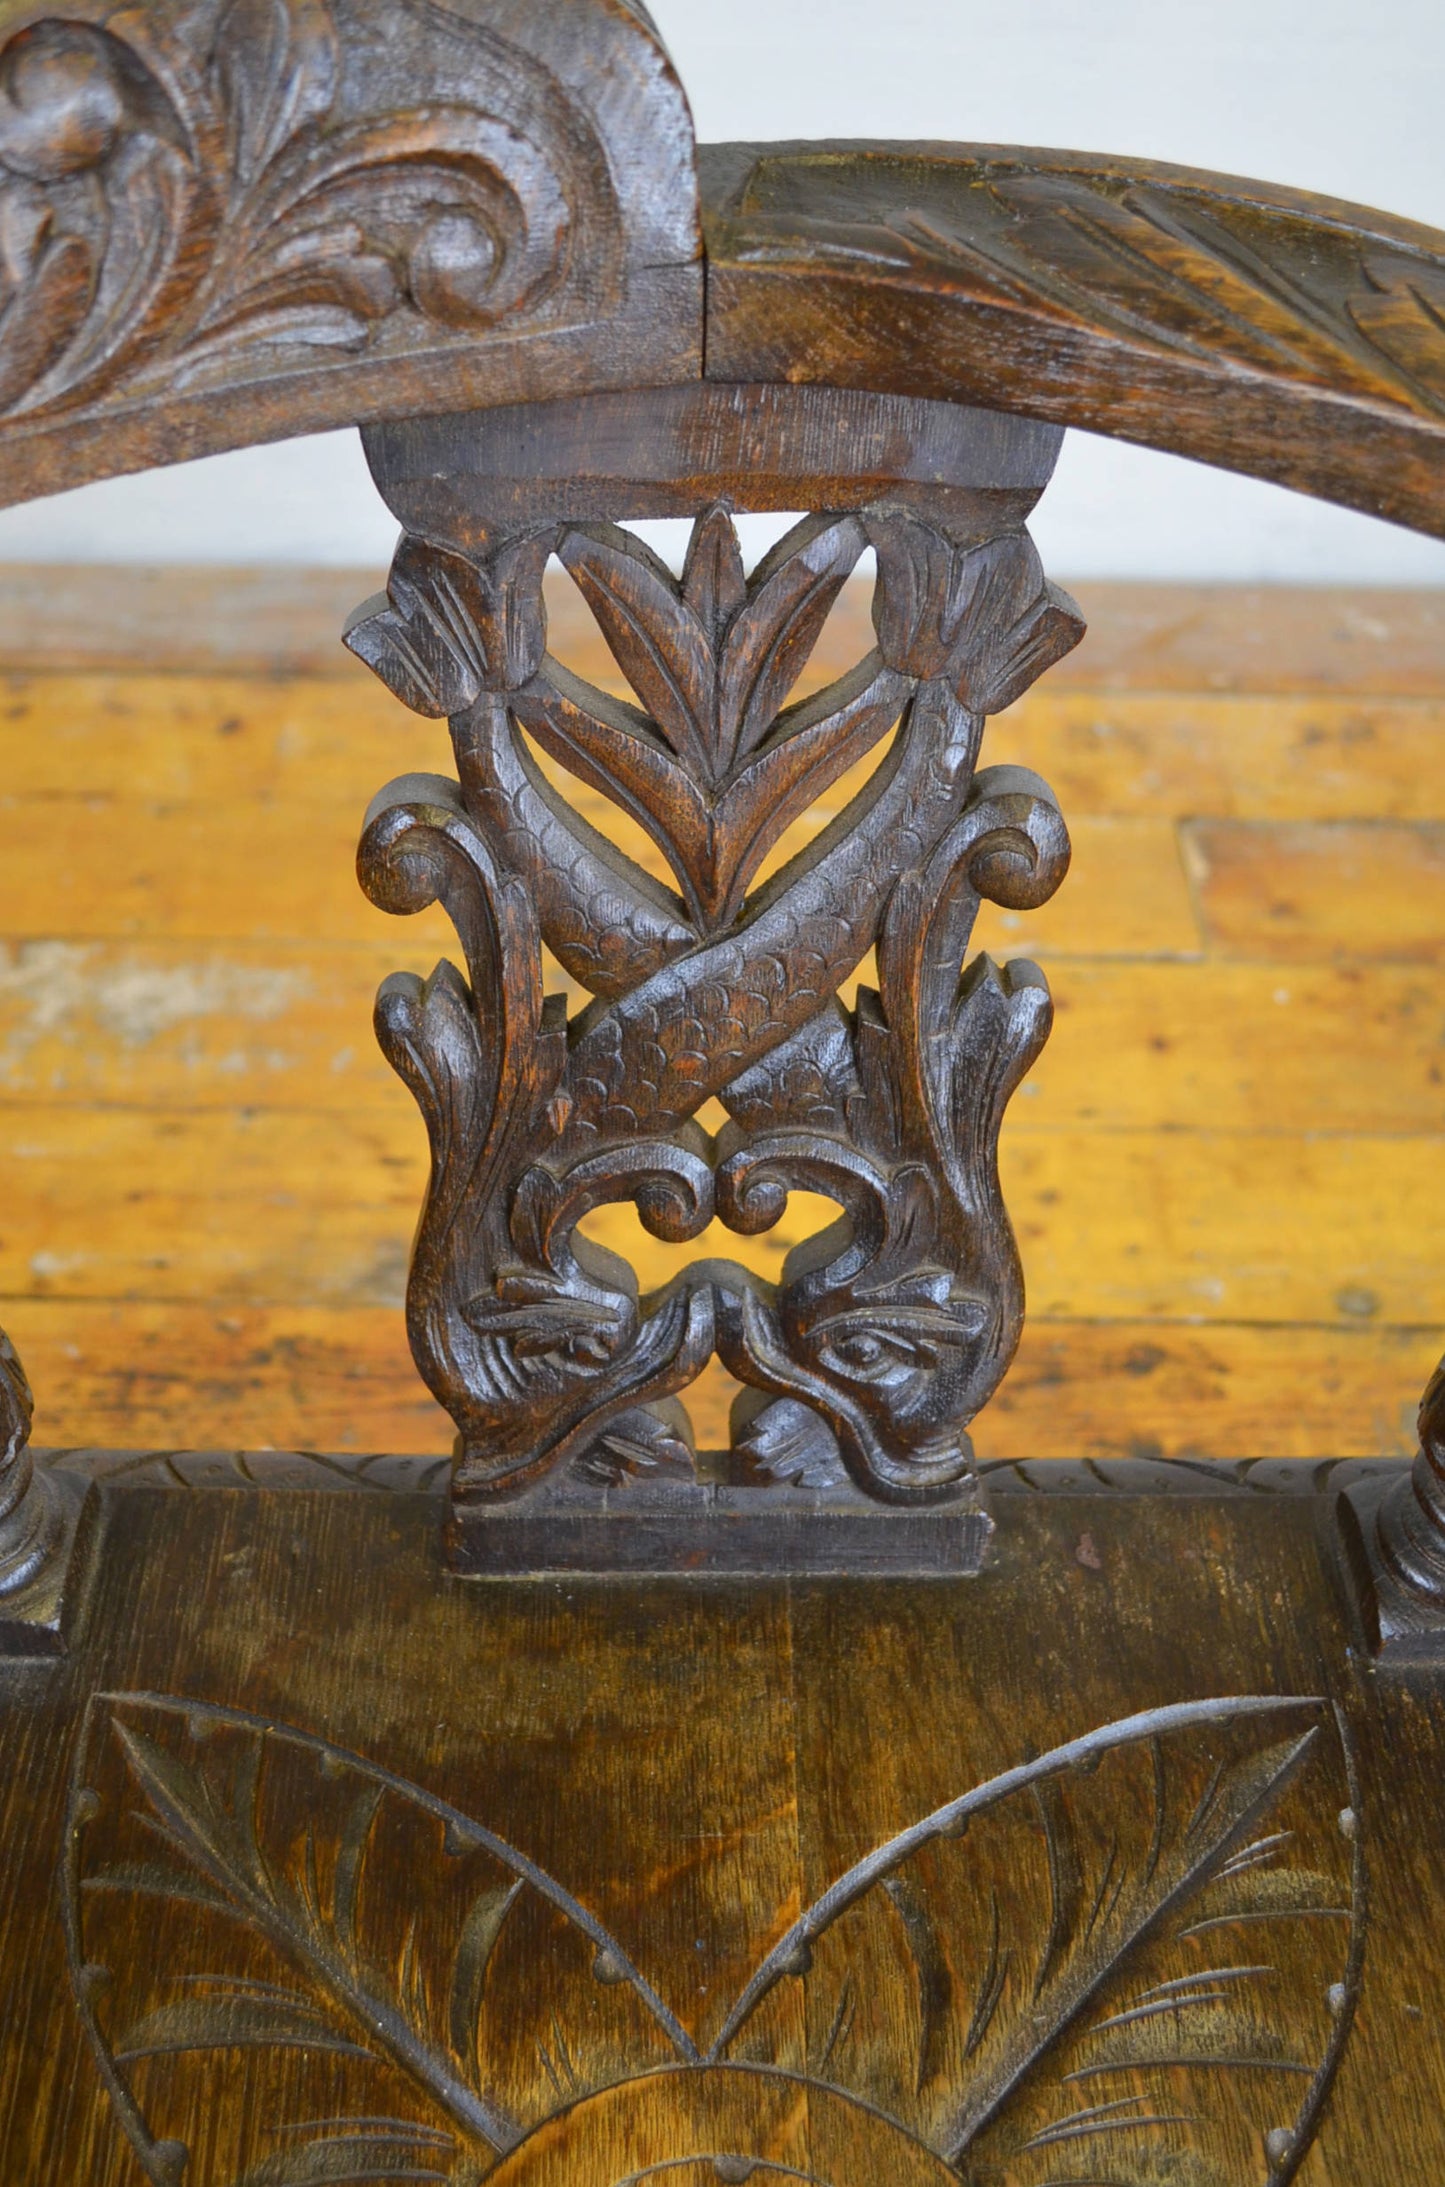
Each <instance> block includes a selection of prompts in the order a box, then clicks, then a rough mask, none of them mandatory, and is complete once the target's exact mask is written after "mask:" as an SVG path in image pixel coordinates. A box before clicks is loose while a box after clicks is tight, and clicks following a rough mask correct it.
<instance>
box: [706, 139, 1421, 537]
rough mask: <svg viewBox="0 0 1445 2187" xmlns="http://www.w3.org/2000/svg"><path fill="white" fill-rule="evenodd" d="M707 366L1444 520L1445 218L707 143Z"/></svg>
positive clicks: (944, 158)
mask: <svg viewBox="0 0 1445 2187" xmlns="http://www.w3.org/2000/svg"><path fill="white" fill-rule="evenodd" d="M699 167H700V172H701V175H702V181H703V201H704V226H705V233H706V239H707V258H708V329H707V370H708V373H709V375H710V376H711V377H714V378H717V379H722V380H754V379H757V380H789V381H806V382H812V381H821V382H824V383H826V384H828V385H830V386H835V387H870V388H879V389H882V388H889V389H893V390H895V391H896V392H898V393H900V394H908V395H925V396H933V397H936V398H939V399H942V400H948V401H956V402H987V403H991V404H993V405H995V406H996V407H998V408H1001V409H1007V410H1019V411H1023V412H1024V413H1025V414H1026V415H1028V416H1031V417H1039V418H1051V419H1053V420H1055V421H1057V422H1058V423H1059V424H1063V425H1082V426H1087V427H1088V428H1089V429H1090V430H1091V431H1093V432H1099V433H1107V434H1110V435H1113V436H1115V437H1117V438H1119V439H1122V440H1134V441H1141V442H1143V443H1145V444H1146V445H1147V446H1150V447H1156V448H1167V449H1172V450H1174V451H1175V452H1176V453H1177V454H1180V455H1186V456H1193V457H1196V458H1199V459H1201V460H1203V461H1204V462H1207V463H1213V464H1217V465H1220V466H1222V467H1223V468H1225V469H1228V470H1237V471H1247V472H1250V473H1252V474H1254V475H1256V476H1258V477H1261V478H1270V479H1275V480H1277V481H1278V482H1279V483H1280V484H1281V485H1285V486H1294V487H1298V488H1299V489H1301V490H1302V491H1304V492H1306V493H1314V494H1320V495H1322V496H1323V497H1324V498H1325V499H1327V500H1334V501H1342V502H1345V503H1347V504H1348V505H1349V506H1351V507H1353V508H1359V509H1367V510H1369V511H1370V512H1371V513H1372V514H1374V515H1378V516H1387V517H1390V518H1393V519H1394V520H1395V521H1396V522H1397V523H1402V524H1409V525H1412V526H1414V527H1415V528H1416V529H1417V530H1420V531H1426V532H1432V533H1434V534H1436V535H1437V536H1445V331H1442V327H1445V237H1442V236H1441V235H1439V234H1438V233H1436V232H1435V231H1434V230H1433V229H1430V228H1425V227H1421V226H1419V225H1418V224H1416V223H1414V222H1411V221H1405V220H1396V219H1394V218H1392V217H1390V216H1389V215H1387V214H1382V213H1374V212H1371V211H1368V210H1366V209H1365V208H1363V207H1361V206H1355V205H1346V204H1341V203H1339V202H1338V201H1337V200H1335V199H1331V198H1316V197H1311V196H1309V195H1307V194H1305V193H1304V192H1301V191H1290V190H1283V189H1278V188H1276V187H1274V186H1272V185H1266V184H1261V183H1254V182H1246V181H1242V180H1239V179H1237V178H1235V177H1232V176H1224V175H1211V174H1204V173H1201V172H1198V171H1197V170H1194V169H1191V168H1184V167H1170V166H1164V165H1160V164H1158V163H1155V162H1148V161H1129V160H1119V159H1105V158H1097V157H1095V156H1093V155H1090V154H1087V153H1079V152H1049V151H1032V150H1021V149H1018V148H1015V147H1009V146H1001V145H946V144H889V143H856V144H853V143H830V144H804V143H798V144H776V145H768V144H760V145H745V144H732V145H715V146H708V147H704V148H702V150H701V151H700V153H699Z"/></svg>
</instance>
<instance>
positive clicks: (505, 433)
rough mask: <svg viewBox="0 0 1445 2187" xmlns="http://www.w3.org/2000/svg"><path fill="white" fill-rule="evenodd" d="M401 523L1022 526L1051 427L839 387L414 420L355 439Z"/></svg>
mask: <svg viewBox="0 0 1445 2187" xmlns="http://www.w3.org/2000/svg"><path fill="white" fill-rule="evenodd" d="M363 439H364V441H365V445H366V452H367V457H368V460H369V462H370V464H371V470H372V476H373V477H374V478H375V480H376V483H377V486H378V488H379V489H380V491H381V494H382V496H383V498H384V499H385V501H386V504H387V507H388V508H390V509H391V510H392V511H393V512H394V513H395V515H396V516H398V517H399V518H400V519H401V522H402V523H403V524H404V525H405V526H406V527H407V529H408V530H410V531H420V530H425V532H426V535H427V537H428V538H429V539H435V540H441V541H444V542H446V543H447V544H450V545H452V546H456V547H460V548H462V549H464V550H466V549H475V548H478V547H480V546H482V545H484V544H485V542H486V540H487V538H488V536H489V534H490V533H491V532H492V531H494V530H496V529H497V528H498V527H503V528H505V527H507V526H509V525H516V524H518V523H519V522H521V523H526V522H537V523H541V524H546V525H556V524H558V523H561V522H564V521H565V522H567V523H573V524H584V523H588V522H594V521H596V520H598V519H602V520H603V521H606V522H615V521H617V520H618V519H619V518H625V517H654V516H695V515H696V514H697V511H698V509H699V508H700V507H705V506H706V505H707V504H708V503H710V502H714V501H726V502H727V503H728V505H729V507H730V508H733V509H773V510H776V509H789V508H793V507H795V506H799V505H801V506H804V507H807V508H821V509H827V510H829V511H830V512H837V511H839V510H843V509H863V508H866V507H867V506H868V505H869V504H870V503H871V502H875V501H886V502H888V503H889V504H890V505H892V506H898V507H904V508H913V509H917V510H919V511H920V512H922V513H926V514H928V515H930V516H931V517H933V518H934V519H935V520H937V521H939V522H943V523H946V524H947V525H948V527H949V529H950V530H951V531H954V532H957V533H960V534H962V533H967V532H970V531H973V532H977V533H978V534H979V536H980V537H988V536H990V535H992V534H994V533H996V532H1002V531H1007V530H1010V529H1012V528H1013V527H1014V526H1016V525H1018V524H1021V523H1022V522H1023V521H1024V519H1025V517H1027V515H1028V514H1029V511H1030V510H1031V509H1032V508H1033V507H1034V505H1035V503H1036V502H1037V500H1038V498H1039V495H1040V494H1041V493H1042V492H1043V490H1044V488H1045V487H1046V486H1047V484H1048V482H1049V480H1050V478H1051V477H1052V476H1053V471H1054V465H1055V463H1056V462H1057V461H1058V454H1059V447H1060V444H1061V442H1062V440H1063V432H1062V430H1061V429H1060V428H1058V427H1045V428H1042V429H1041V428H1040V427H1039V426H1038V425H1037V424H1036V423H1034V422H1033V421H1032V420H1029V419H1024V418H1012V417H1009V416H1007V415H1006V414H1005V413H1004V412H1003V411H1000V410H971V409H968V408H966V407H965V406H964V405H963V404H960V403H939V402H919V401H915V400H913V399H911V398H909V397H906V396H896V395H895V396H887V395H869V394H863V393H859V392H857V391H850V390H847V389H833V388H810V389H809V390H808V392H807V394H806V395H800V394H799V393H798V391H797V390H796V389H794V388H790V387H766V386H764V387H748V386H739V387H730V386H726V385H722V384H720V383H718V382H713V381H708V382H700V383H699V384H698V385H696V386H693V387H674V388H667V389H661V390H658V389H647V390H645V391H643V392H642V393H639V394H610V395H595V396H592V397H590V398H584V399H582V400H580V401H574V402H552V403H524V404H515V405H512V406H510V407H508V408H501V409H496V410H484V411H474V412H473V413H472V414H471V415H470V416H465V417H427V418H413V419H410V420H407V421H405V422H404V423H402V424H399V425H381V426H375V427H373V428H371V429H370V430H369V431H368V432H366V433H365V434H364V435H363Z"/></svg>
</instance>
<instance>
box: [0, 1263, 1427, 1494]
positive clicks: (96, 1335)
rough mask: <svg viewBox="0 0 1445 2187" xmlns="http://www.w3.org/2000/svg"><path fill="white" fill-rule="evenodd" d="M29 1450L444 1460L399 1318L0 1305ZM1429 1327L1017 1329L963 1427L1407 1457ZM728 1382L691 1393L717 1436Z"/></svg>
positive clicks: (1044, 1444) (1082, 1446)
mask: <svg viewBox="0 0 1445 2187" xmlns="http://www.w3.org/2000/svg"><path fill="white" fill-rule="evenodd" d="M0 1321H3V1323H4V1326H5V1327H6V1328H7V1329H9V1330H12V1331H13V1333H14V1336H15V1340H16V1342H17V1343H18V1345H19V1346H20V1349H21V1351H22V1353H23V1355H24V1357H25V1359H26V1361H27V1363H28V1366H29V1369H30V1373H31V1375H32V1377H33V1379H34V1382H35V1387H36V1396H37V1405H38V1411H37V1414H36V1435H37V1438H38V1440H39V1441H40V1442H41V1443H43V1444H74V1443H85V1444H96V1445H101V1446H109V1447H112V1448H115V1447H120V1448H154V1449H175V1448H177V1447H184V1446H186V1445H187V1444H190V1443H194V1442H195V1441H196V1440H197V1423H199V1424H200V1426H201V1427H202V1428H203V1429H204V1430H205V1433H204V1434H203V1435H202V1436H201V1437H200V1440H202V1441H203V1442H205V1443H207V1444H211V1445H216V1444H219V1445H221V1446H223V1447H227V1448H232V1449H251V1450H259V1449H268V1448H272V1449H279V1450H294V1449H314V1450H391V1451H399V1452H417V1453H427V1452H436V1453H441V1452H444V1451H446V1450H448V1449H450V1447H451V1439H452V1432H453V1431H452V1426H451V1422H450V1421H449V1420H448V1419H447V1417H446V1415H445V1413H443V1412H442V1411H441V1409H440V1407H439V1406H437V1405H434V1404H433V1403H432V1401H431V1399H430V1398H429V1397H428V1395H427V1393H426V1391H425V1389H424V1388H423V1387H422V1385H421V1383H420V1381H419V1379H418V1377H417V1374H416V1370H415V1368H414V1367H413V1365H412V1362H411V1357H410V1354H409V1353H408V1351H407V1347H406V1337H405V1333H404V1330H403V1327H402V1320H401V1316H400V1315H399V1314H398V1313H396V1312H395V1310H394V1309H393V1308H391V1307H381V1306H370V1307H364V1306H350V1307H337V1306H318V1305H302V1306H248V1305H244V1304H236V1303H232V1304H229V1305H225V1306H217V1305H215V1304H212V1303H203V1304H195V1303H190V1302H187V1301H175V1300H168V1301H155V1300H148V1301H137V1302H123V1303H115V1302H111V1301H104V1300H101V1301H95V1300H77V1299H41V1298H36V1297H35V1296H34V1295H33V1294H31V1295H27V1296H22V1297H15V1298H0ZM1438 1349H1439V1339H1438V1333H1437V1332H1436V1330H1434V1329H1433V1328H1417V1329H1398V1328H1380V1327H1376V1326H1373V1325H1370V1324H1361V1325H1358V1326H1356V1327H1352V1328H1350V1329H1341V1328H1335V1327H1326V1328H1318V1327H1308V1326H1304V1327H1291V1326H1290V1325H1288V1324H1278V1325H1269V1326H1256V1325H1252V1324H1239V1323H1230V1322H1217V1323H1213V1324H1210V1325H1208V1326H1206V1327H1200V1326H1195V1325H1191V1324H1188V1323H1182V1322H1166V1321H1118V1322H1069V1321H1047V1320H1044V1319H1042V1318H1038V1319H1032V1320H1030V1321H1029V1322H1028V1323H1027V1325H1026V1327H1025V1330H1024V1338H1023V1342H1022V1344H1021V1346H1020V1348H1019V1356H1018V1358H1017V1360H1016V1361H1015V1363H1014V1366H1013V1368H1012V1370H1011V1372H1010V1374H1009V1376H1008V1379H1007V1380H1006V1382H1005V1383H1004V1386H1003V1388H1002V1390H1001V1391H1000V1393H999V1395H998V1397H997V1398H996V1399H995V1400H994V1402H993V1404H992V1405H990V1406H989V1408H988V1410H987V1411H986V1412H985V1413H984V1414H982V1415H981V1417H980V1418H979V1420H978V1422H977V1423H976V1426H975V1430H974V1440H975V1443H976V1444H977V1446H978V1449H979V1452H980V1454H981V1455H982V1456H983V1457H986V1458H1029V1457H1037V1456H1064V1457H1074V1456H1086V1457H1096V1458H1105V1457H1121V1456H1130V1455H1133V1456H1169V1457H1188V1456H1199V1455H1201V1454H1205V1455H1212V1456H1215V1457H1222V1458H1259V1457H1265V1458H1271V1457H1279V1458H1309V1457H1314V1456H1317V1455H1319V1453H1321V1452H1324V1451H1331V1452H1334V1453H1336V1454H1337V1455H1339V1456H1342V1457H1369V1456H1372V1455H1383V1454H1389V1453H1396V1454H1400V1455H1403V1454H1405V1453H1406V1452H1407V1451H1408V1450H1409V1449H1410V1447H1411V1434H1412V1429H1413V1422H1414V1410H1415V1404H1416V1402H1417V1394H1418V1391H1419V1389H1420V1387H1421V1385H1422V1383H1423V1381H1424V1379H1425V1377H1426V1376H1427V1375H1428V1373H1429V1371H1430V1369H1431V1367H1432V1366H1433V1364H1434V1361H1435V1358H1436V1356H1437V1353H1438ZM730 1395H731V1388H730V1385H728V1383H727V1381H726V1378H725V1377H723V1378H718V1379H717V1380H716V1381H715V1382H714V1381H712V1380H709V1381H708V1382H707V1383H706V1384H705V1385H703V1386H701V1387H700V1388H699V1387H695V1388H694V1389H693V1390H692V1391H690V1392H689V1395H688V1404H689V1407H690V1409H691V1411H692V1414H693V1418H694V1423H695V1426H696V1429H697V1433H698V1437H699V1440H700V1441H701V1442H702V1443H703V1444H704V1445H716V1444H718V1443H721V1442H723V1441H724V1440H725V1438H726V1428H727V1419H726V1411H727V1402H728V1399H729V1397H730Z"/></svg>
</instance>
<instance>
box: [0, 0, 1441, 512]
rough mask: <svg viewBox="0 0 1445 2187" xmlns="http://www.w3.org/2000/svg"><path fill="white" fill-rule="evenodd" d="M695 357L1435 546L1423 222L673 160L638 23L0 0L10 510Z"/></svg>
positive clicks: (890, 157)
mask: <svg viewBox="0 0 1445 2187" xmlns="http://www.w3.org/2000/svg"><path fill="white" fill-rule="evenodd" d="M700 197H701V204H700V202H699V199H700ZM700 216H701V224H700ZM704 235H705V238H706V295H704V263H703V237H704ZM704 359H705V360H706V361H705V363H704ZM704 373H706V376H707V377H708V378H710V379H713V380H723V381H732V382H739V383H749V384H758V383H774V384H776V383H780V382H804V383H806V382H816V383H820V384H823V385H831V386H834V387H836V388H841V389H853V390H867V391H871V392H873V393H878V394H891V395H900V396H906V397H915V398H923V399H926V400H933V401H938V400H943V401H950V402H960V403H965V404H973V405H986V406H988V407H990V408H992V409H996V410H1004V411H1014V412H1018V413H1021V414H1023V415H1025V416H1028V417H1033V418H1038V419H1043V420H1046V421H1048V422H1050V423H1053V424H1058V425H1079V426H1084V427H1087V428H1088V429H1090V430H1092V431H1095V432H1100V433H1105V434H1111V435H1114V436H1115V437H1118V438H1121V439H1125V440H1134V441H1141V442H1144V443H1146V444H1148V445H1151V446H1154V447H1159V448H1167V449H1172V450H1174V451H1175V452H1177V453H1179V454H1182V455H1187V456H1193V457H1196V458H1198V459H1200V460H1202V461H1204V462H1207V463H1212V464H1216V465H1220V466H1222V467H1224V468H1227V469H1233V470H1238V471H1245V472H1250V473H1254V474H1256V475H1258V476H1260V477H1263V478H1270V479H1275V480H1278V481H1279V482H1280V483H1282V484H1284V485H1288V486H1293V487H1297V488H1300V489H1301V490H1303V491H1304V492H1307V493H1312V494H1317V495H1320V496H1322V497H1323V498H1325V499H1327V500H1334V501H1341V502H1345V503H1348V504H1350V505H1352V506H1354V507H1356V508H1360V509H1365V510H1369V511H1370V512H1372V513H1373V514H1376V515H1379V516H1385V517H1389V518H1392V519H1394V520H1395V521H1396V522H1399V523H1403V524H1409V525H1412V526H1414V527H1416V528H1417V529H1419V530H1422V531H1427V532H1434V533H1436V534H1437V535H1441V536H1445V236H1442V235H1439V234H1437V233H1435V232H1434V231H1432V230H1430V229H1427V228H1424V227H1420V226H1418V225H1416V224H1414V223H1412V222H1408V221H1403V220H1396V219H1392V218H1390V217H1388V216H1387V215H1384V214H1378V213H1373V212H1369V211H1366V210H1364V209H1362V208H1361V207H1358V206H1352V205H1345V204H1341V203H1339V202H1337V201H1336V200H1333V199H1329V198H1320V197H1311V196H1307V195H1305V194H1304V193H1301V192H1297V191H1288V190H1282V189H1277V188H1274V187H1273V186H1268V185H1264V184H1259V183H1252V182H1244V181H1239V180H1236V179H1233V178H1230V177H1227V176H1219V175H1208V174H1202V173H1198V172H1196V171H1194V170H1191V169H1188V168H1182V167H1168V166H1162V165H1158V164H1155V163H1150V162H1144V161H1129V160H1116V159H1109V158H1106V157H1102V156H1095V155H1089V154H1083V153H1074V152H1039V151H1025V150H1019V149H1017V148H1009V147H1005V146H993V145H973V146H969V145H938V144H885V143H827V144H776V145H720V146H714V147H711V148H705V149H703V150H702V151H700V152H699V151H698V149H697V147H696V146H695V144H694V141H693V131H692V122H691V118H690V115H689V113H688V108H687V102H686V99H685V97H684V95H683V91H682V88H681V86H680V84H679V82H678V80H677V76H676V73H675V71H674V69H673V67H672V64H671V62H670V60H669V59H668V57H667V53H666V50H665V48H664V47H663V45H662V43H661V41H660V39H659V38H658V36H657V33H656V30H655V29H654V27H653V25H652V23H651V20H650V18H649V17H648V15H647V12H646V9H645V8H644V7H643V6H642V5H641V0H550V4H549V5H546V6H539V5H538V4H537V0H70V4H69V5H68V7H67V12H66V13H65V15H64V16H63V17H61V16H58V15H55V14H51V13H47V12H46V11H45V8H44V7H43V6H41V5H36V4H34V0H0V503H3V502H6V501H23V500H26V499H29V498H31V497H33V496H35V495H37V494H44V493H52V492H55V491H57V490H58V489H60V488H62V487H66V486H73V485H79V484H81V483H83V482H84V481H86V480H88V479H93V478H103V477H106V476H109V475H111V474H113V473H116V472H122V471H134V470H140V469H144V468H145V467H146V466H148V465H150V464H156V463H168V462H176V461H179V460H181V459H183V458H185V457H189V456H197V455H204V454H208V453H211V452H213V451H216V450H218V449H223V448H232V447H237V446H241V445H245V444H247V443H249V442H254V441H264V440H275V439H281V438H284V437H286V436H288V435H290V434H295V433H305V432H316V431H322V430H325V429H327V428H330V427H335V426H341V425H354V424H366V423H371V422H383V421H391V420H398V419H405V418H414V417H418V416H426V415H437V414H441V413H447V412H455V411H458V410H465V409H470V408H493V407H497V406H503V405H515V404H519V403H534V402H540V401H549V400H555V399H557V398H560V397H569V396H573V395H578V394H590V393H597V392H605V391H608V390H616V389H630V388H645V387H663V386H672V385H677V384H681V383H686V382H696V381H697V380H699V379H700V378H702V377H703V376H704Z"/></svg>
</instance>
